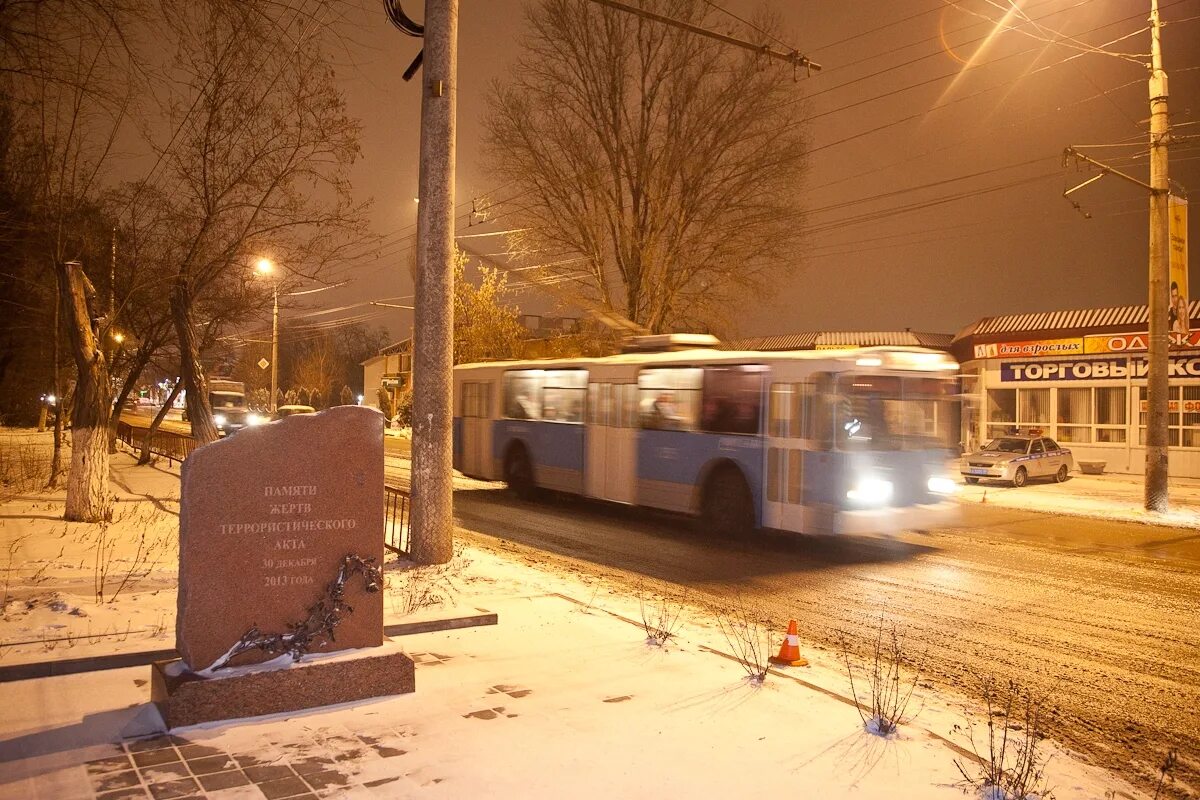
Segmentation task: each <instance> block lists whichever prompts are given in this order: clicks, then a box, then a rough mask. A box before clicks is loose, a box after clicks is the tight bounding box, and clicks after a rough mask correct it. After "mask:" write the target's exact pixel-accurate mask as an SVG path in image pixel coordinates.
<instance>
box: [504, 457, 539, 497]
mask: <svg viewBox="0 0 1200 800" xmlns="http://www.w3.org/2000/svg"><path fill="white" fill-rule="evenodd" d="M504 481H505V482H506V483H507V484H508V488H509V489H510V490H511V491H512V492H513V494H515V495H516V496H517V497H519V498H521V499H522V500H532V499H533V497H534V494H535V492H536V487H535V486H534V484H533V465H532V464H530V463H529V454H528V453H526V452H525V448H524V447H520V446H517V447H515V448H513V449H512V450H511V451H510V452H509V454H508V458H507V459H505V461H504Z"/></svg>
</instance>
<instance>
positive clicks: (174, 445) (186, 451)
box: [117, 420, 196, 464]
mask: <svg viewBox="0 0 1200 800" xmlns="http://www.w3.org/2000/svg"><path fill="white" fill-rule="evenodd" d="M117 438H118V439H120V440H121V441H122V442H124V443H125V444H126V445H127V446H128V447H129V449H130V450H133V451H135V452H136V451H139V450H141V449H142V442H143V441H144V440H145V438H146V429H145V428H135V427H134V426H132V425H130V424H129V423H128V422H125V421H124V420H122V421H121V422H118V423H117ZM195 449H196V440H195V439H193V438H192V437H191V436H188V435H186V434H183V433H175V432H174V431H164V430H157V431H155V432H154V435H153V436H152V437H151V438H150V452H151V453H154V454H155V455H160V456H165V457H166V458H167V460H168V463H172V464H173V463H174V462H176V461H178V462H180V463H182V462H183V460H184V459H185V458H187V457H188V456H190V455H191V454H192V451H193V450H195Z"/></svg>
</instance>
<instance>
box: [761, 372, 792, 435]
mask: <svg viewBox="0 0 1200 800" xmlns="http://www.w3.org/2000/svg"><path fill="white" fill-rule="evenodd" d="M794 408H795V406H794V404H793V403H792V384H790V383H772V384H771V393H770V395H769V397H768V399H767V435H768V436H773V437H776V438H778V437H784V436H791V435H792V427H793V424H794V423H793V422H792V411H793V410H794Z"/></svg>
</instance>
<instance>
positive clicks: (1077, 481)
mask: <svg viewBox="0 0 1200 800" xmlns="http://www.w3.org/2000/svg"><path fill="white" fill-rule="evenodd" d="M1142 487H1143V483H1142V476H1140V475H1119V474H1112V473H1109V474H1105V475H1081V474H1078V473H1072V475H1071V477H1070V478H1068V479H1067V480H1066V481H1065V482H1064V483H1055V482H1053V481H1036V482H1030V483H1028V484H1026V485H1025V486H1022V487H1021V488H1020V489H1017V488H1014V487H1012V486H1008V485H1005V484H1001V483H982V484H977V485H974V486H969V485H963V486H961V487H960V488H961V491H960V492H959V495H958V497H959V500H960V501H961V502H963V503H991V504H995V505H998V506H1003V507H1005V508H1015V509H1021V510H1024V511H1039V512H1044V513H1048V514H1063V515H1067V516H1079V517H1093V518H1096V519H1112V520H1124V521H1127V522H1138V523H1142V524H1148V525H1167V526H1170V527H1177V528H1200V480H1196V479H1192V478H1172V479H1171V483H1170V498H1171V501H1170V502H1171V509H1170V511H1168V512H1167V513H1166V514H1154V513H1151V512H1149V511H1146V509H1145V508H1144V507H1143V500H1142V497H1143V488H1142Z"/></svg>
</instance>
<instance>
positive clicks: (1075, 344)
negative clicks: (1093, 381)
mask: <svg viewBox="0 0 1200 800" xmlns="http://www.w3.org/2000/svg"><path fill="white" fill-rule="evenodd" d="M1168 338H1169V339H1170V347H1171V349H1172V350H1198V349H1200V330H1194V331H1190V332H1188V333H1179V332H1173V333H1170V334H1168ZM1149 341H1150V334H1148V333H1146V332H1145V331H1141V332H1139V333H1103V334H1090V335H1088V336H1082V337H1079V338H1075V339H1038V340H1036V341H1030V342H993V343H991V344H977V345H975V358H1047V357H1049V358H1053V357H1054V356H1076V355H1098V354H1100V353H1144V352H1146V349H1147V348H1146V345H1147V343H1148V342H1149Z"/></svg>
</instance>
